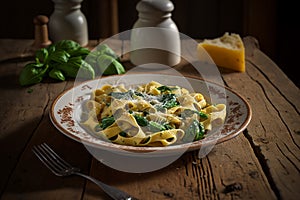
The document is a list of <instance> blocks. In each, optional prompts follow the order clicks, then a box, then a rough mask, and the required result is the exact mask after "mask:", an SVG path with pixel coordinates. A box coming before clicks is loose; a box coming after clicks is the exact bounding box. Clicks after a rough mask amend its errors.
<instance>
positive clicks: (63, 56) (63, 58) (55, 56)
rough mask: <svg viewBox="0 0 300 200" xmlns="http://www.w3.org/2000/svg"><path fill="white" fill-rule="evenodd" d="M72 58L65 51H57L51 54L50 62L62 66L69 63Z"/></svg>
mask: <svg viewBox="0 0 300 200" xmlns="http://www.w3.org/2000/svg"><path fill="white" fill-rule="evenodd" d="M70 57H71V55H70V54H69V53H68V52H66V51H65V50H55V51H54V52H52V53H51V54H50V56H49V60H48V62H50V61H54V62H58V63H61V64H62V63H66V62H68V60H69V58H70Z"/></svg>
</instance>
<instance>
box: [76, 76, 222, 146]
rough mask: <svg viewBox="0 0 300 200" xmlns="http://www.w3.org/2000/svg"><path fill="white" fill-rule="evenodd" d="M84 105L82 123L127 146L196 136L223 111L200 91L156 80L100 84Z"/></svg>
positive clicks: (166, 143)
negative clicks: (132, 85)
mask: <svg viewBox="0 0 300 200" xmlns="http://www.w3.org/2000/svg"><path fill="white" fill-rule="evenodd" d="M83 106H84V108H85V110H86V111H87V114H86V116H87V117H86V118H85V119H84V120H83V121H82V122H81V125H82V126H83V127H84V128H86V129H87V130H88V131H89V132H91V133H92V134H93V135H95V136H99V137H100V138H102V139H104V140H108V141H111V142H113V143H116V144H122V145H131V146H169V145H173V144H178V143H186V142H192V141H196V140H200V139H203V138H204V137H205V135H206V134H207V132H208V131H210V130H212V128H213V127H214V126H220V125H222V124H223V123H224V120H225V117H226V106H225V105H224V104H217V105H210V104H209V103H208V102H207V101H206V99H205V98H204V96H203V95H202V94H201V93H196V92H189V91H188V90H187V89H185V88H182V87H179V86H167V85H162V84H161V83H159V82H156V81H151V82H149V83H147V84H143V85H139V86H137V87H136V88H134V89H126V88H125V87H124V85H117V86H113V85H104V86H102V87H101V88H99V89H96V90H94V91H93V92H92V94H91V98H90V99H89V100H88V101H86V102H84V105H83Z"/></svg>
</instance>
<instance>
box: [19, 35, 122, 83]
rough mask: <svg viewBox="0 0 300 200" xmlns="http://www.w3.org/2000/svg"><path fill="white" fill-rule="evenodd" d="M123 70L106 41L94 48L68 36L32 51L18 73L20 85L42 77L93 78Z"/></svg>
mask: <svg viewBox="0 0 300 200" xmlns="http://www.w3.org/2000/svg"><path fill="white" fill-rule="evenodd" d="M122 73H125V69H124V67H123V66H122V64H121V63H120V62H119V58H118V56H117V55H116V53H115V52H114V51H113V50H112V49H111V48H110V47H108V46H107V45H106V44H102V45H98V47H97V48H96V51H93V52H91V51H90V50H89V49H87V48H84V47H81V46H80V45H79V44H78V43H77V42H74V41H72V40H62V41H59V42H57V43H55V44H52V45H50V46H48V47H46V48H42V49H39V50H37V51H36V53H35V62H34V63H29V64H27V65H25V67H24V68H23V69H22V71H21V74H20V76H19V82H20V85H22V86H27V85H33V84H36V83H39V82H41V81H42V80H43V78H44V77H46V76H48V77H50V78H52V79H55V80H59V81H64V80H66V78H67V77H70V78H76V77H78V78H83V79H94V78H95V76H96V75H99V74H103V75H111V74H122Z"/></svg>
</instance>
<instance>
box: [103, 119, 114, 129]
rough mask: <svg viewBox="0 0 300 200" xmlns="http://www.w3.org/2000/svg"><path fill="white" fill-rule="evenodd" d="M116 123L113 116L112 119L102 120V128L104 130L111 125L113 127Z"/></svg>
mask: <svg viewBox="0 0 300 200" xmlns="http://www.w3.org/2000/svg"><path fill="white" fill-rule="evenodd" d="M114 122H115V118H114V117H113V116H111V117H105V118H103V119H102V120H101V124H100V126H101V128H102V129H103V130H104V129H106V128H107V127H109V126H110V125H112V124H113V123H114Z"/></svg>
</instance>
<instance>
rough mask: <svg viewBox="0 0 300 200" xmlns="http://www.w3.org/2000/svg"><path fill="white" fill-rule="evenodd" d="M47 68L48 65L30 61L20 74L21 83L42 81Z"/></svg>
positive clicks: (27, 83)
mask: <svg viewBox="0 0 300 200" xmlns="http://www.w3.org/2000/svg"><path fill="white" fill-rule="evenodd" d="M47 69H48V65H43V66H41V64H39V63H29V64H27V65H25V67H24V68H23V69H22V71H21V74H20V76H19V83H20V85H22V86H26V85H32V84H36V83H39V82H41V81H42V80H43V77H44V75H45V73H46V72H47Z"/></svg>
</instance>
